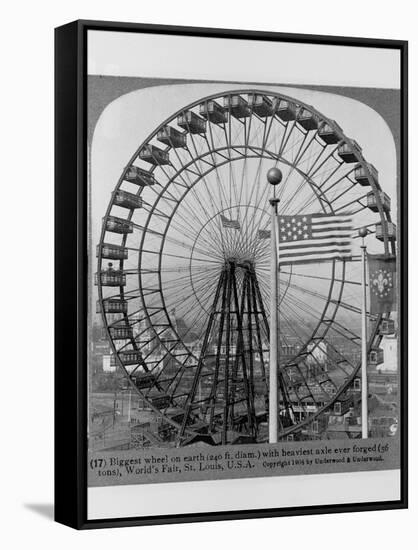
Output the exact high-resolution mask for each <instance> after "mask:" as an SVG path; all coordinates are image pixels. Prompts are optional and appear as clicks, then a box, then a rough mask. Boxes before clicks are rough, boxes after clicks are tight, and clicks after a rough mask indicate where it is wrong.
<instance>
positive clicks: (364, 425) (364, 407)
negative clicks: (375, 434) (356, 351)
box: [359, 227, 369, 439]
mask: <svg viewBox="0 0 418 550" xmlns="http://www.w3.org/2000/svg"><path fill="white" fill-rule="evenodd" d="M367 233H368V231H367V228H366V227H362V228H361V229H359V236H360V237H361V243H362V244H361V247H360V248H361V289H362V300H361V302H362V306H361V437H362V438H363V439H367V437H368V435H369V430H368V423H369V419H368V402H367V400H368V387H367V313H366V308H367V302H366V298H367V291H366V275H367V273H366V245H365V242H364V237H365V236H366V235H367Z"/></svg>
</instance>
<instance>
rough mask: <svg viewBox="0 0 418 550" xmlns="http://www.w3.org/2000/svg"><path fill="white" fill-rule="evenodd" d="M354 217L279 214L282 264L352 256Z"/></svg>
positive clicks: (322, 260)
mask: <svg viewBox="0 0 418 550" xmlns="http://www.w3.org/2000/svg"><path fill="white" fill-rule="evenodd" d="M352 234H353V227H352V219H351V217H350V216H347V215H344V214H343V215H341V216H335V215H332V214H305V215H296V216H279V242H280V254H279V262H280V264H281V265H286V264H295V263H308V262H324V261H328V260H335V259H340V260H343V259H349V258H351V254H352V250H351V239H352Z"/></svg>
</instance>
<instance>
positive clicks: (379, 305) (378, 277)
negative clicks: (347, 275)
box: [367, 254, 396, 315]
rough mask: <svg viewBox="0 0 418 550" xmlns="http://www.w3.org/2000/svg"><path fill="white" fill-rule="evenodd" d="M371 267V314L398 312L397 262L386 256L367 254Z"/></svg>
mask: <svg viewBox="0 0 418 550" xmlns="http://www.w3.org/2000/svg"><path fill="white" fill-rule="evenodd" d="M367 263H368V265H369V290H370V313H371V314H372V315H374V314H378V313H389V312H391V311H395V310H396V290H395V288H396V285H395V283H396V261H395V258H394V257H393V256H386V255H385V254H367Z"/></svg>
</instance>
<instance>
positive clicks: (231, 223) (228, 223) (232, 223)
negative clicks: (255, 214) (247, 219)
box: [220, 214, 241, 229]
mask: <svg viewBox="0 0 418 550" xmlns="http://www.w3.org/2000/svg"><path fill="white" fill-rule="evenodd" d="M220 216H221V221H222V225H223V226H224V227H228V228H229V229H241V225H240V223H239V221H238V220H228V218H226V217H225V216H223V215H222V214H221V215H220Z"/></svg>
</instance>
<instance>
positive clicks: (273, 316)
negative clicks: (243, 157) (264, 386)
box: [267, 168, 282, 443]
mask: <svg viewBox="0 0 418 550" xmlns="http://www.w3.org/2000/svg"><path fill="white" fill-rule="evenodd" d="M281 180H282V173H281V171H280V170H279V169H278V168H271V169H270V170H269V171H268V173H267V181H268V182H269V183H270V184H271V185H273V186H274V187H273V189H274V196H273V198H272V199H270V205H271V220H270V228H271V229H270V362H269V380H270V382H269V443H277V440H278V431H279V430H278V420H279V407H278V405H279V384H278V366H279V323H278V290H279V287H278V270H279V257H278V256H279V242H278V234H277V205H278V203H279V202H280V199H278V198H276V189H275V186H276V185H278V184H279V183H280V182H281Z"/></svg>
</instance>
